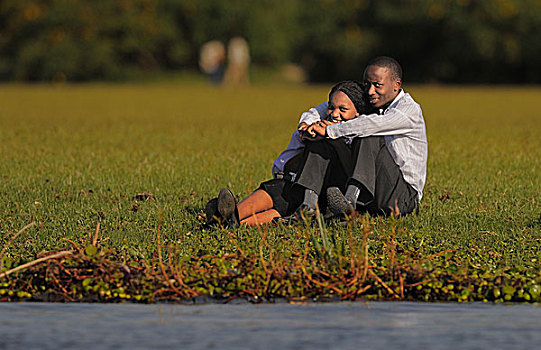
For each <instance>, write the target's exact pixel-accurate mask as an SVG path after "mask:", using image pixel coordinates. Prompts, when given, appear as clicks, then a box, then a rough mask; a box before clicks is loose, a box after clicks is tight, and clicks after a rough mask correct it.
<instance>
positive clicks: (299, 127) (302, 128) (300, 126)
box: [297, 122, 310, 131]
mask: <svg viewBox="0 0 541 350" xmlns="http://www.w3.org/2000/svg"><path fill="white" fill-rule="evenodd" d="M309 126H310V125H308V124H306V123H305V122H302V123H300V124H299V126H297V130H299V131H304V130H306V129H307V128H308V127H309Z"/></svg>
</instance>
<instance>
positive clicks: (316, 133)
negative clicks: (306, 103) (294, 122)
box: [299, 120, 336, 141]
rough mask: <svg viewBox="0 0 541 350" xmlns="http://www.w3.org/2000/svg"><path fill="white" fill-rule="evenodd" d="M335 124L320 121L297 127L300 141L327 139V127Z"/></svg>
mask: <svg viewBox="0 0 541 350" xmlns="http://www.w3.org/2000/svg"><path fill="white" fill-rule="evenodd" d="M332 124H336V122H332V121H329V120H320V121H318V122H315V123H313V124H310V125H306V126H303V127H302V128H301V126H300V125H299V134H300V136H301V140H302V141H318V140H322V139H324V138H325V137H327V126H329V125H332Z"/></svg>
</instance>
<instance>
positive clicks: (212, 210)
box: [205, 198, 222, 225]
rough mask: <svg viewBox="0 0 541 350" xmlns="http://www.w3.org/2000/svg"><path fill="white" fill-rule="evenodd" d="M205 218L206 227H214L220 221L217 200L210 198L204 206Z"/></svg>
mask: <svg viewBox="0 0 541 350" xmlns="http://www.w3.org/2000/svg"><path fill="white" fill-rule="evenodd" d="M205 217H206V219H207V224H208V225H214V224H217V223H219V222H220V221H221V220H222V216H221V215H220V213H219V212H218V198H212V199H211V200H210V201H208V203H207V205H206V206H205Z"/></svg>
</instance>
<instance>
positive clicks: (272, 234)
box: [0, 82, 541, 272]
mask: <svg viewBox="0 0 541 350" xmlns="http://www.w3.org/2000/svg"><path fill="white" fill-rule="evenodd" d="M329 88H330V86H295V85H267V86H253V87H246V88H238V89H222V88H217V87H211V86H207V85H204V84H202V83H193V84H188V83H182V82H161V83H141V84H131V85H130V84H126V85H122V84H119V85H102V84H91V85H67V86H50V85H32V86H26V85H3V86H0V139H1V142H0V159H1V162H0V179H1V182H0V212H1V213H2V214H1V215H0V231H1V232H2V237H1V238H0V247H5V254H4V259H5V261H6V262H9V264H16V263H20V262H23V261H27V260H30V259H32V258H34V257H35V256H36V255H37V254H39V253H40V252H42V251H46V250H53V249H59V248H62V247H66V246H69V245H70V243H69V242H67V241H66V240H63V238H67V239H70V240H73V241H76V242H80V241H81V240H84V239H87V238H88V236H89V235H90V234H92V233H93V232H94V230H95V228H96V225H97V223H98V222H99V223H100V225H101V228H100V242H101V244H102V246H106V247H111V248H114V249H115V250H116V251H118V252H120V254H122V256H126V257H130V258H135V259H148V258H150V257H151V256H152V254H153V253H154V252H155V251H156V230H157V227H158V225H159V226H160V229H161V232H162V236H163V238H162V239H163V240H164V243H165V244H170V245H175V247H176V249H177V250H178V251H179V254H180V255H181V256H192V255H196V254H199V255H201V254H202V253H209V254H218V255H219V254H223V253H227V252H233V251H235V246H234V245H233V244H232V243H231V240H228V239H227V237H228V235H229V234H230V233H229V232H228V231H226V230H221V229H217V230H213V231H212V230H211V231H201V230H200V229H199V225H200V221H199V220H198V218H197V217H198V214H200V213H202V210H203V208H204V205H205V203H206V202H207V201H208V200H209V199H210V198H212V197H214V196H216V194H217V193H218V191H219V189H220V188H222V187H229V188H231V189H232V191H233V192H234V193H236V194H238V196H239V197H243V196H245V195H247V194H249V193H250V192H251V191H252V190H254V189H255V188H257V186H258V185H259V183H260V182H262V181H263V180H266V179H268V178H270V176H271V174H270V169H271V166H272V162H273V160H274V159H275V157H276V156H277V155H278V154H279V152H280V151H281V150H282V149H284V148H285V146H286V145H287V143H288V141H289V137H290V135H291V133H292V131H293V130H294V128H295V127H296V124H297V122H298V118H299V115H300V113H301V112H302V111H304V110H306V109H307V108H308V107H311V106H315V105H317V104H318V103H320V102H321V101H323V100H325V99H326V97H327V94H328V90H329ZM406 90H407V91H408V92H410V93H411V94H412V95H413V97H414V98H415V99H416V100H417V101H418V102H419V103H420V104H421V106H422V107H423V111H424V116H425V121H426V125H427V133H428V140H429V164H428V178H427V185H426V187H425V196H424V198H423V200H422V203H421V211H420V214H419V215H417V216H411V217H407V218H406V219H404V220H402V221H400V222H399V225H400V228H401V230H400V233H399V234H397V237H396V240H397V242H398V247H399V249H400V251H408V252H414V253H415V254H418V255H420V256H429V255H431V254H435V253H438V252H441V251H443V250H447V249H456V251H457V252H456V257H455V258H456V259H457V261H458V263H459V265H461V266H468V267H470V268H471V267H473V268H476V267H480V268H483V269H489V270H497V269H516V270H523V269H525V270H527V271H534V272H537V271H539V269H540V266H541V210H540V193H541V191H540V189H541V169H540V159H541V137H540V135H541V115H540V114H539V112H538V111H537V109H538V108H537V105H538V101H539V98H540V97H541V89H540V88H539V87H441V86H411V87H408V86H406ZM142 192H147V193H151V194H152V198H151V200H146V201H145V200H138V199H136V198H135V197H134V196H136V195H137V194H138V193H142ZM389 220H390V219H385V220H379V221H375V223H374V225H375V226H374V229H373V231H374V232H373V233H372V234H371V235H370V236H369V239H370V249H371V250H374V251H377V250H378V249H381V244H380V242H379V241H380V240H379V237H380V236H381V235H383V234H384V232H385V231H386V230H387V229H388V224H389ZM31 222H35V223H36V225H35V226H34V227H31V228H30V229H28V230H27V231H26V232H24V233H22V234H21V235H20V236H19V237H17V238H16V239H15V241H14V242H12V243H10V244H9V247H6V244H7V242H8V241H9V239H10V237H11V236H12V235H13V234H14V233H16V232H18V231H19V230H20V229H21V228H22V227H24V226H25V225H27V224H29V223H31ZM298 231H299V228H298V227H267V228H265V229H264V232H266V234H268V236H267V239H268V244H270V245H271V246H272V247H274V249H276V251H280V252H287V251H288V250H290V249H292V248H291V247H292V246H294V245H295V244H294V243H295V242H294V241H295V237H296V234H297V232H298ZM260 232H261V231H259V230H257V229H247V228H241V229H239V230H238V232H237V233H236V235H237V237H238V238H239V242H242V243H241V244H242V245H243V246H244V247H246V248H247V249H248V248H250V247H252V248H255V247H258V244H260V239H261V234H260ZM329 232H330V234H331V235H332V234H336V235H338V236H340V235H343V232H344V229H343V228H340V227H334V226H331V227H330V228H329ZM352 234H353V236H354V237H355V235H356V231H355V228H353V231H352ZM360 236H361V234H359V235H358V237H356V239H358V240H361V239H362V237H360ZM284 254H285V253H284ZM9 264H8V265H9Z"/></svg>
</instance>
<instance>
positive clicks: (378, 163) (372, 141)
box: [295, 136, 418, 215]
mask: <svg viewBox="0 0 541 350" xmlns="http://www.w3.org/2000/svg"><path fill="white" fill-rule="evenodd" d="M295 182H296V184H297V185H300V186H302V187H304V188H308V189H311V190H313V191H315V192H316V193H317V194H319V195H320V196H324V195H325V192H326V189H327V188H328V187H331V186H337V187H338V188H340V190H341V191H342V192H343V193H344V192H345V190H346V188H347V186H348V185H349V184H353V185H355V186H356V187H358V188H359V189H360V194H359V197H358V200H357V203H356V208H357V211H359V212H369V213H370V214H373V215H389V214H390V213H391V212H395V213H396V212H398V213H399V214H400V215H405V214H409V213H411V212H413V211H415V210H416V209H417V200H418V196H417V191H415V189H413V187H411V185H410V184H408V183H407V182H406V181H405V180H404V177H403V175H402V172H401V171H400V168H399V167H398V165H397V164H396V163H395V162H394V160H393V158H392V156H391V154H390V153H389V150H388V149H387V145H386V144H385V138H384V137H383V136H370V137H363V138H361V137H358V138H355V139H353V142H352V143H351V144H350V145H347V144H346V143H345V142H344V140H343V139H324V140H321V141H313V142H307V143H306V148H305V150H304V155H303V162H302V164H301V170H300V171H299V172H298V173H297V177H296V180H295Z"/></svg>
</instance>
